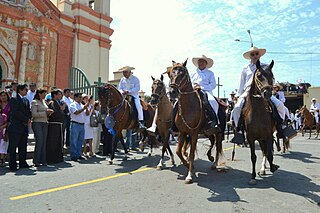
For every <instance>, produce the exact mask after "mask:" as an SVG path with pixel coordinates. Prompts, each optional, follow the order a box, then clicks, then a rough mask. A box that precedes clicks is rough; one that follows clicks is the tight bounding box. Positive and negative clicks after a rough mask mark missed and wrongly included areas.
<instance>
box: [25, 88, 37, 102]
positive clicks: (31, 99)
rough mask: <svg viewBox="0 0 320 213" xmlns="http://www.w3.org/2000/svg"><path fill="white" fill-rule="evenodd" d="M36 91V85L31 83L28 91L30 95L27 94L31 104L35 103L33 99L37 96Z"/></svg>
mask: <svg viewBox="0 0 320 213" xmlns="http://www.w3.org/2000/svg"><path fill="white" fill-rule="evenodd" d="M36 89H37V86H36V84H35V83H31V84H30V85H29V90H28V93H27V99H28V101H29V103H30V104H31V102H32V101H33V98H34V96H35V94H36Z"/></svg>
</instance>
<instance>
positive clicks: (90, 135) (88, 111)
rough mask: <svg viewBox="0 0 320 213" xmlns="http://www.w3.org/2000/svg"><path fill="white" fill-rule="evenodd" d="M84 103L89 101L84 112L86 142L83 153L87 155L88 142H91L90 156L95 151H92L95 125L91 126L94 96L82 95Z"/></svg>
mask: <svg viewBox="0 0 320 213" xmlns="http://www.w3.org/2000/svg"><path fill="white" fill-rule="evenodd" d="M82 98H83V100H82V102H83V103H82V104H86V103H87V102H89V105H88V107H87V108H86V110H85V111H84V112H83V113H84V115H85V116H84V117H85V119H84V144H83V154H84V155H85V156H87V142H88V144H89V156H93V152H92V139H93V127H91V126H90V116H91V114H92V112H93V111H94V107H93V104H94V100H93V96H90V98H89V96H88V95H86V94H83V95H82Z"/></svg>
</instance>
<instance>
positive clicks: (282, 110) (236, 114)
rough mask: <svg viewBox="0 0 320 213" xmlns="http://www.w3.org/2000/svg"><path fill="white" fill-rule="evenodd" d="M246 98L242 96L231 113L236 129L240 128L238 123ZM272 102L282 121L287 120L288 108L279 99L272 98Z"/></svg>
mask: <svg viewBox="0 0 320 213" xmlns="http://www.w3.org/2000/svg"><path fill="white" fill-rule="evenodd" d="M245 98H246V96H244V95H243V96H240V97H239V99H238V101H237V103H236V104H235V106H234V108H233V110H232V112H231V118H233V121H234V123H235V126H236V127H238V122H239V119H240V115H241V110H242V107H243V105H244V102H245ZM270 100H271V102H272V103H273V104H274V105H275V107H276V108H277V110H278V113H279V115H280V117H281V119H282V120H284V119H285V115H286V110H287V111H288V112H289V110H288V109H287V107H286V106H285V105H284V104H283V103H282V102H281V101H280V100H279V99H277V98H276V97H274V96H271V98H270ZM289 118H290V115H289Z"/></svg>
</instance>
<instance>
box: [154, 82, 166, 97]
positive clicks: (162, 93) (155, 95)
mask: <svg viewBox="0 0 320 213" xmlns="http://www.w3.org/2000/svg"><path fill="white" fill-rule="evenodd" d="M156 81H157V82H161V81H159V80H156ZM153 84H155V82H154V83H153ZM157 85H158V83H157ZM162 86H163V87H162V89H161V90H160V94H158V93H156V91H155V92H154V93H152V94H151V97H152V96H153V97H157V98H158V99H159V100H161V99H162V98H163V96H165V95H167V94H166V90H165V89H164V88H165V86H164V84H163V83H162ZM163 91H164V92H163Z"/></svg>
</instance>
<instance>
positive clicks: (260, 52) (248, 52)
mask: <svg viewBox="0 0 320 213" xmlns="http://www.w3.org/2000/svg"><path fill="white" fill-rule="evenodd" d="M252 52H259V55H260V56H263V55H264V54H265V53H266V49H260V48H258V47H251V48H250V50H248V51H247V52H245V53H243V57H244V58H245V59H249V60H250V54H251V53H252Z"/></svg>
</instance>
